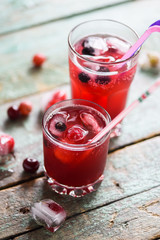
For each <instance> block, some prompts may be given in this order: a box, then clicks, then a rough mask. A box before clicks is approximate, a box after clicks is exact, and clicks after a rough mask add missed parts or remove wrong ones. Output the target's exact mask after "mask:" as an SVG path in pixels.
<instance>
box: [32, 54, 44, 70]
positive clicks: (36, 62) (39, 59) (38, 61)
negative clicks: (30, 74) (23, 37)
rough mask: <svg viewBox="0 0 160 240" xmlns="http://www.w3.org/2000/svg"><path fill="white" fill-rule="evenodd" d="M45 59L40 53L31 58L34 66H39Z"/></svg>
mask: <svg viewBox="0 0 160 240" xmlns="http://www.w3.org/2000/svg"><path fill="white" fill-rule="evenodd" d="M45 61H46V57H45V56H44V55H43V54H40V53H39V54H35V55H34V56H33V59H32V62H33V64H34V66H35V67H41V66H42V65H43V63H44V62H45Z"/></svg>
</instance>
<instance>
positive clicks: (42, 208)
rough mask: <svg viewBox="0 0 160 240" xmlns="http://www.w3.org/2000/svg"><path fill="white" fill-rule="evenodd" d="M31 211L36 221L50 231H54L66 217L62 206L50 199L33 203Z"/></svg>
mask: <svg viewBox="0 0 160 240" xmlns="http://www.w3.org/2000/svg"><path fill="white" fill-rule="evenodd" d="M31 212H32V217H33V219H34V220H35V221H36V223H37V224H39V225H42V226H44V227H45V228H46V229H48V230H49V231H51V232H55V231H56V230H57V229H58V228H59V227H60V226H61V225H62V223H63V222H64V221H65V219H66V212H65V210H64V209H63V207H62V206H60V205H59V204H58V203H56V202H54V201H53V200H51V199H44V200H42V201H40V202H36V203H34V205H33V206H32V207H31Z"/></svg>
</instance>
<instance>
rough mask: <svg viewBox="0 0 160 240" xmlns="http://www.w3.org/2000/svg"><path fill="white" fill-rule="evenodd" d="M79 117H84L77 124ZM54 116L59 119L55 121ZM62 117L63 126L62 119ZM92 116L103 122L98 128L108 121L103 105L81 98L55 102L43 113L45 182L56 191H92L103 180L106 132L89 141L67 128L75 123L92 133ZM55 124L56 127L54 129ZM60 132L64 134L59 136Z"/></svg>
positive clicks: (95, 126)
mask: <svg viewBox="0 0 160 240" xmlns="http://www.w3.org/2000/svg"><path fill="white" fill-rule="evenodd" d="M78 114H80V117H79V115H78ZM77 116H78V117H77ZM82 117H84V119H82V120H83V122H82V126H80V124H81V123H80V120H81V118H82ZM87 118H88V119H87ZM55 119H58V121H59V122H58V123H57V122H56V120H55ZM63 119H64V122H65V125H66V127H64V123H62V122H63ZM77 119H78V120H77ZM95 119H99V120H98V121H100V122H99V123H103V124H101V129H102V128H103V127H105V126H106V125H107V124H108V123H109V122H110V116H109V114H108V113H107V112H106V110H105V109H103V108H102V107H101V106H99V105H97V104H95V103H93V102H90V101H87V100H82V99H79V100H78V99H74V100H66V101H62V102H59V103H57V104H54V105H53V106H52V107H50V108H49V109H48V110H47V112H46V113H45V114H44V117H43V122H42V125H43V149H44V167H45V172H46V176H47V178H48V183H49V184H50V185H51V187H52V189H53V190H54V191H56V192H57V193H60V194H68V195H71V196H74V197H81V196H83V195H85V194H87V193H90V192H92V191H95V190H96V189H97V188H98V186H99V185H100V183H101V181H102V180H103V172H104V168H105V165H106V159H107V154H108V144H109V137H110V133H108V134H106V135H105V136H104V137H102V138H101V139H100V140H99V141H97V142H93V143H91V142H89V141H87V142H86V143H81V142H77V138H79V137H80V141H81V140H82V139H81V135H80V134H81V133H80V132H78V135H76V134H77V133H75V132H73V131H72V133H71V130H73V128H74V127H76V128H77V126H78V129H80V130H82V129H81V128H83V129H84V130H83V131H85V134H92V133H93V132H94V135H96V131H97V130H98V128H99V126H100V125H99V124H98V123H97V122H96V120H95ZM90 120H92V123H91V121H90ZM56 126H58V128H57V129H54V128H55V127H56ZM102 126H103V127H102ZM61 127H62V128H61ZM50 128H52V129H51V132H50ZM63 130H64V132H63ZM53 131H55V132H53ZM98 131H99V130H98ZM68 133H71V134H70V135H69V137H71V138H73V140H75V143H73V142H71V143H70V142H68V141H67V139H68V138H67V137H68ZM54 134H55V136H54ZM61 134H62V135H63V134H64V135H63V137H62V138H61V139H60V138H59V137H60V136H62V135H61ZM90 136H91V135H90ZM85 137H87V135H86V136H85ZM71 140H72V139H71Z"/></svg>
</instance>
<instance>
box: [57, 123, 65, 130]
mask: <svg viewBox="0 0 160 240" xmlns="http://www.w3.org/2000/svg"><path fill="white" fill-rule="evenodd" d="M55 128H56V129H58V130H59V131H61V132H63V131H65V130H66V124H65V123H64V122H57V123H56V124H55Z"/></svg>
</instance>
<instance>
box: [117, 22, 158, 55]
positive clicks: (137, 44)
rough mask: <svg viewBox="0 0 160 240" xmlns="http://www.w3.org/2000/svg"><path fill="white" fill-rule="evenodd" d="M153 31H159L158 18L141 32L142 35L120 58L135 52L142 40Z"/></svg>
mask: <svg viewBox="0 0 160 240" xmlns="http://www.w3.org/2000/svg"><path fill="white" fill-rule="evenodd" d="M153 32H160V20H158V21H156V22H154V23H152V24H151V25H150V26H149V28H148V29H147V30H146V31H145V32H144V33H143V35H142V36H141V37H140V38H139V39H138V41H137V42H136V43H135V44H134V45H133V46H132V47H131V48H130V49H129V50H128V52H126V53H125V54H124V55H123V57H122V58H121V60H125V59H127V58H130V57H131V56H133V55H134V54H135V52H136V51H137V50H138V49H139V48H140V47H141V46H142V44H143V43H144V41H145V40H146V39H147V38H148V37H149V36H150V34H151V33H153Z"/></svg>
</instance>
